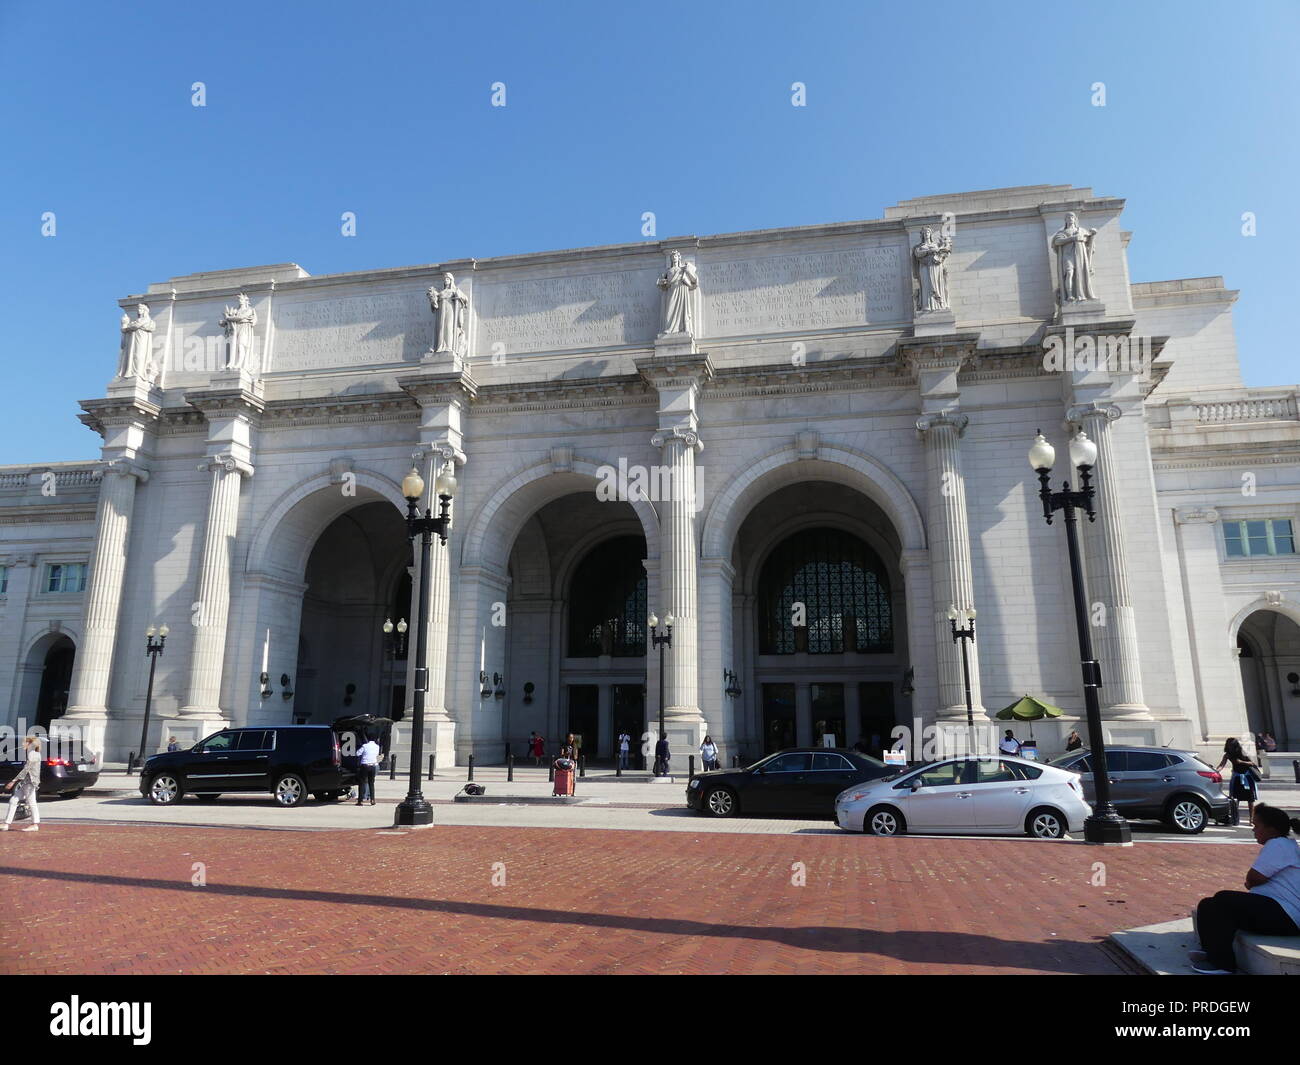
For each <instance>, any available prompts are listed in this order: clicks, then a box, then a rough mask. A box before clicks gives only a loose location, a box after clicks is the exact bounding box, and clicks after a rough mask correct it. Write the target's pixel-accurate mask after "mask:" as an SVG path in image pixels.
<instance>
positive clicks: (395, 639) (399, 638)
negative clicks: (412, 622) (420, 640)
mask: <svg viewBox="0 0 1300 1065" xmlns="http://www.w3.org/2000/svg"><path fill="white" fill-rule="evenodd" d="M406 628H407V626H406V618H402V619H401V620H400V621H398V623H397V624H396V625H394V624H393V619H392V618H385V619H384V625H383V630H384V654H385V655H386V656H387V657H388V661H389V662H405V661H406V646H407V635H406ZM375 716H376V717H383V716H385V715H384V691H383V684H382V683H381V684H380V685H379V713H378V714H376V715H375ZM392 716H393V717H394V719H400V718H401V716H402V711H401V709H400V708H396V709H394V710H393V715H392Z"/></svg>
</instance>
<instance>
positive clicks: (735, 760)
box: [731, 754, 740, 769]
mask: <svg viewBox="0 0 1300 1065" xmlns="http://www.w3.org/2000/svg"><path fill="white" fill-rule="evenodd" d="M731 768H732V769H739V768H740V755H738V754H733V755H732V756H731Z"/></svg>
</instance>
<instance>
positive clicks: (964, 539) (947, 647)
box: [916, 414, 984, 720]
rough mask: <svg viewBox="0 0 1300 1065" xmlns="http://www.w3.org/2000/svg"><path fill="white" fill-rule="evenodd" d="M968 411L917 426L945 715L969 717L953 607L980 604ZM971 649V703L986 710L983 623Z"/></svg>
mask: <svg viewBox="0 0 1300 1065" xmlns="http://www.w3.org/2000/svg"><path fill="white" fill-rule="evenodd" d="M967 420H968V419H967V417H966V415H964V414H927V415H924V416H923V417H921V418H918V419H917V422H916V429H917V432H919V433H920V434H921V435H922V436H923V437H924V439H925V454H926V482H927V486H928V488H927V490H928V494H929V497H930V507H929V515H930V521H929V525H930V529H929V533H930V576H931V587H932V588H933V616H934V646H935V657H936V659H937V663H938V667H937V670H936V674H937V680H938V682H939V715H940V717H960V718H961V719H963V720H964V719H965V717H966V687H965V684H964V682H963V679H962V664H961V648H960V647H958V646H957V644H956V643H955V642H954V641H953V638H952V629H951V626H950V625H949V623H948V607H949V606H956V607H957V609H958V610H967V609H974V608H975V582H974V578H973V576H972V571H971V558H970V526H969V523H968V521H967V518H966V482H965V480H964V478H963V476H962V468H961V448H960V439H961V434H962V432H963V431H964V430H965V428H966V423H967ZM976 620H977V625H976V630H975V632H976V638H975V640H974V641H973V642H972V643H971V645H970V647H969V648H968V650H969V654H970V687H971V705H972V706H973V707H974V712H975V714H976V716H977V717H978V716H982V715H983V714H984V707H983V700H982V697H981V694H980V670H979V627H978V618H977V619H976Z"/></svg>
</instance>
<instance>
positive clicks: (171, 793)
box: [149, 773, 184, 806]
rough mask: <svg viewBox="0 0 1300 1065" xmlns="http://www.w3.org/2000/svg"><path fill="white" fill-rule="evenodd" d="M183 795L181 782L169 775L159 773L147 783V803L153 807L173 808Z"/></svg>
mask: <svg viewBox="0 0 1300 1065" xmlns="http://www.w3.org/2000/svg"><path fill="white" fill-rule="evenodd" d="M183 794H184V792H182V791H181V782H180V781H179V780H177V779H176V778H175V777H174V776H172V775H171V774H170V773H159V774H158V775H157V776H156V777H154V778H153V779H151V780H150V781H149V801H150V802H151V803H153V804H154V805H155V806H173V805H175V804H176V803H178V802H180V800H181V796H182V795H183Z"/></svg>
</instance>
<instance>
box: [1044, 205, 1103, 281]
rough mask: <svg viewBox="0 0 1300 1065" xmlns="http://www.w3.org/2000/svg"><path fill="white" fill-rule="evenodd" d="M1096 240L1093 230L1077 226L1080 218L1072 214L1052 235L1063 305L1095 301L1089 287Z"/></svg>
mask: <svg viewBox="0 0 1300 1065" xmlns="http://www.w3.org/2000/svg"><path fill="white" fill-rule="evenodd" d="M1096 237H1097V231H1096V230H1095V229H1089V228H1088V227H1087V226H1081V225H1079V216H1078V215H1077V214H1075V213H1074V212H1073V211H1071V212H1070V213H1069V214H1067V215H1066V216H1065V226H1064V227H1063V228H1061V229H1059V230H1057V231H1056V233H1054V234H1053V235H1052V251H1054V252H1055V253H1056V279H1057V287H1058V288H1059V290H1060V294H1061V302H1062V303H1077V302H1079V301H1080V300H1095V299H1096V298H1097V296H1096V294H1095V292H1094V291H1093V287H1092V244H1093V241H1094V240H1095V239H1096Z"/></svg>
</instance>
